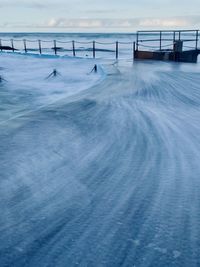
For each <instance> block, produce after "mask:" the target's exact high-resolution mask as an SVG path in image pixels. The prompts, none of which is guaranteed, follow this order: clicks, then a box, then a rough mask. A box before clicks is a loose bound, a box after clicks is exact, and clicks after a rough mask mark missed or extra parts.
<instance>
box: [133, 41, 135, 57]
mask: <svg viewBox="0 0 200 267" xmlns="http://www.w3.org/2000/svg"><path fill="white" fill-rule="evenodd" d="M134 59H135V42H133V60H134Z"/></svg>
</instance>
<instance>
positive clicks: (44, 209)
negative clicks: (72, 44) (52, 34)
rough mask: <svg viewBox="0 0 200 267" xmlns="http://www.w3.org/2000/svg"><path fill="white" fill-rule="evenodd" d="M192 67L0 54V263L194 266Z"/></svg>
mask: <svg viewBox="0 0 200 267" xmlns="http://www.w3.org/2000/svg"><path fill="white" fill-rule="evenodd" d="M4 37H5V36H4ZM29 37H30V36H29ZM37 37H39V36H37V35H35V36H34V38H37ZM78 37H79V36H78ZM92 37H93V36H92ZM20 38H23V36H20ZM30 38H31V37H30ZM70 38H71V36H70ZM84 38H85V37H84ZM87 38H88V37H87ZM112 38H113V37H112ZM128 38H134V36H128ZM92 39H93V38H92ZM125 39H126V38H125ZM88 40H89V39H88ZM112 40H114V38H113V39H112ZM131 41H132V40H131ZM94 64H97V65H98V73H90V71H91V69H92V67H93V66H94ZM55 68H56V69H57V71H59V73H60V75H59V76H57V77H54V78H51V79H50V80H49V79H45V78H46V77H47V76H48V75H49V73H50V72H51V71H52V70H53V69H55ZM199 73H200V65H199V63H197V64H185V63H174V62H153V61H135V62H133V61H132V59H129V58H125V59H123V60H119V61H118V62H115V59H111V60H105V59H89V58H88V59H85V58H84V59H83V58H78V57H77V58H71V57H49V56H35V55H29V56H27V55H23V54H22V55H21V54H17V53H16V54H15V53H9V54H8V53H2V54H0V74H1V75H2V77H3V78H5V80H6V81H4V82H2V83H1V84H0V103H1V105H0V140H1V141H0V211H1V214H0V266H1V267H35V266H37V267H68V266H70V267H75V266H81V267H121V266H123V267H133V266H135V267H155V266H156V267H197V266H200V258H199V255H200V240H199V236H200V223H199V219H200V179H199V177H200V165H199V161H200V154H199V151H200V75H199Z"/></svg>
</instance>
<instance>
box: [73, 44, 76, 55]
mask: <svg viewBox="0 0 200 267" xmlns="http://www.w3.org/2000/svg"><path fill="white" fill-rule="evenodd" d="M72 50H73V56H74V57H75V56H76V49H75V41H72Z"/></svg>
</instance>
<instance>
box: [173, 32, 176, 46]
mask: <svg viewBox="0 0 200 267" xmlns="http://www.w3.org/2000/svg"><path fill="white" fill-rule="evenodd" d="M175 40H176V32H175V31H174V32H173V44H174V42H175Z"/></svg>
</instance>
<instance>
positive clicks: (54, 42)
mask: <svg viewBox="0 0 200 267" xmlns="http://www.w3.org/2000/svg"><path fill="white" fill-rule="evenodd" d="M53 44H54V53H55V55H57V45H56V40H54V41H53Z"/></svg>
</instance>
